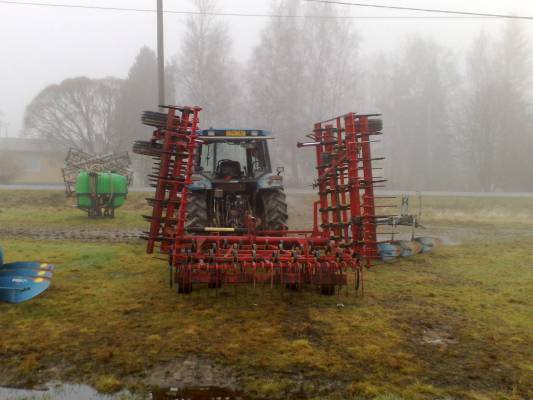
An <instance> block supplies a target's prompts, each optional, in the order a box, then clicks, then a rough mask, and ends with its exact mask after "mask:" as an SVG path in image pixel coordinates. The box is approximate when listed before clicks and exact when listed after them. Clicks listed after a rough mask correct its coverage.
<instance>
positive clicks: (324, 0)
mask: <svg viewBox="0 0 533 400" xmlns="http://www.w3.org/2000/svg"><path fill="white" fill-rule="evenodd" d="M304 1H307V2H315V3H326V4H340V5H345V6H355V7H370V8H382V9H389V10H403V11H420V12H428V13H440V14H455V15H467V16H470V17H474V16H475V17H484V18H509V19H528V20H533V17H528V16H524V15H508V14H487V13H480V12H468V11H452V10H436V9H429V8H414V7H400V6H386V5H379V4H363V3H348V2H344V1H336V0H304Z"/></svg>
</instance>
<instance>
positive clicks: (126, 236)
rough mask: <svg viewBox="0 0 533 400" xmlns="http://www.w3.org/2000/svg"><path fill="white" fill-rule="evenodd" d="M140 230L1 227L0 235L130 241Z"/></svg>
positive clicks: (50, 238) (137, 237) (134, 238)
mask: <svg viewBox="0 0 533 400" xmlns="http://www.w3.org/2000/svg"><path fill="white" fill-rule="evenodd" d="M141 233H142V232H141V231H140V230H131V229H129V230H128V229H113V230H111V229H105V230H104V229H84V228H82V229H78V228H64V227H61V228H47V227H31V228H28V227H24V228H14V227H0V237H10V238H13V237H15V238H31V239H41V240H45V239H46V240H65V239H70V240H84V241H109V242H129V241H134V240H138V239H139V236H140V235H141Z"/></svg>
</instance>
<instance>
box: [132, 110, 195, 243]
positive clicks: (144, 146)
mask: <svg viewBox="0 0 533 400" xmlns="http://www.w3.org/2000/svg"><path fill="white" fill-rule="evenodd" d="M164 108H166V109H167V112H166V113H160V112H152V111H145V112H144V113H143V115H142V118H141V120H142V122H143V124H145V125H148V126H152V127H155V128H156V129H155V131H154V132H153V134H152V138H151V140H150V141H137V142H135V144H134V152H136V153H138V154H143V155H148V156H150V157H152V158H153V159H154V160H155V161H156V162H155V163H154V173H153V174H150V175H148V178H149V181H150V182H151V185H150V186H151V187H154V188H155V196H154V198H152V199H147V200H148V203H149V204H150V205H151V206H152V215H151V216H144V218H145V219H146V220H148V221H150V231H149V232H147V233H146V234H143V236H142V237H143V238H145V239H147V240H148V244H147V252H148V253H153V251H154V247H155V243H156V242H160V248H161V250H162V251H163V252H168V251H169V250H170V248H169V244H170V243H172V241H173V239H174V238H175V237H177V236H179V235H182V234H183V233H184V227H185V204H186V199H187V185H188V184H190V183H191V175H192V170H193V161H194V160H193V157H194V150H195V147H196V130H197V126H198V115H199V112H200V110H201V108H200V107H175V106H166V107H164Z"/></svg>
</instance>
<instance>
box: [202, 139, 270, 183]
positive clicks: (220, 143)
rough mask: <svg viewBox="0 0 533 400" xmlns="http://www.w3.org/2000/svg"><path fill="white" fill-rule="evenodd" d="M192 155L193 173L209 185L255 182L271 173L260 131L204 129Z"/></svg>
mask: <svg viewBox="0 0 533 400" xmlns="http://www.w3.org/2000/svg"><path fill="white" fill-rule="evenodd" d="M198 139H199V140H201V141H202V144H201V146H199V147H198V150H197V154H196V165H195V173H197V174H200V175H202V176H203V177H205V178H207V179H208V180H210V181H211V182H216V181H235V180H238V181H255V180H257V179H259V178H260V177H261V176H263V175H265V174H268V173H270V172H271V171H272V168H271V165H270V157H269V154H268V146H267V140H268V139H272V136H271V135H270V132H268V131H264V130H250V129H241V130H229V129H206V130H201V131H199V132H198Z"/></svg>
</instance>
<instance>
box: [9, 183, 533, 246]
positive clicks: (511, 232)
mask: <svg viewBox="0 0 533 400" xmlns="http://www.w3.org/2000/svg"><path fill="white" fill-rule="evenodd" d="M313 200H314V196H313V195H310V194H301V193H289V194H288V195H287V203H288V208H289V227H290V229H311V228H312V226H313V203H312V202H313ZM0 211H1V207H0ZM58 211H59V210H57V209H56V210H54V212H58ZM128 211H129V210H128ZM59 212H60V211H59ZM120 212H121V210H120V209H119V210H117V213H120ZM129 212H131V211H129ZM391 212H397V210H393V211H391ZM148 213H149V209H147V208H146V209H139V216H138V223H136V224H135V226H130V225H127V226H126V227H121V226H113V225H111V226H110V225H109V223H106V225H105V226H103V227H102V226H99V225H101V224H94V223H93V224H83V221H84V219H83V218H84V217H82V216H80V218H79V219H76V220H75V221H74V223H71V224H69V223H61V224H46V223H45V222H42V221H40V220H38V219H37V220H34V221H32V222H31V223H27V222H26V223H24V224H21V225H20V226H16V225H14V224H12V223H11V224H7V225H6V224H2V223H1V214H0V238H1V237H4V238H31V239H37V240H83V241H106V242H114V243H116V242H132V241H136V240H138V239H139V238H140V236H141V235H142V233H143V231H145V230H147V229H148V223H144V221H143V219H142V217H141V214H148ZM527 218H528V220H529V219H531V216H529V215H528V216H527ZM80 221H81V222H80ZM421 221H422V224H423V228H419V229H417V231H416V234H417V235H418V236H437V237H440V238H441V239H442V240H443V241H444V243H445V244H448V245H457V244H464V243H475V242H481V241H483V242H487V243H493V242H501V241H504V242H505V241H509V240H514V239H515V238H517V237H523V238H533V229H531V225H530V224H520V223H515V221H511V222H510V223H505V221H504V222H503V223H502V221H501V220H499V221H496V222H492V221H491V219H490V217H488V218H486V219H484V220H481V221H474V222H472V221H461V217H460V216H459V217H457V216H454V218H453V219H449V220H447V219H446V218H442V216H440V217H439V218H437V219H435V218H432V217H431V216H430V217H429V218H424V217H422V219H421ZM117 225H120V223H117ZM381 231H390V229H389V228H387V227H385V228H384V229H382V230H381ZM397 231H398V232H400V235H399V236H396V237H395V238H396V239H400V238H401V239H408V238H409V237H410V235H411V229H409V228H399V229H398V230H397ZM389 238H390V235H381V239H383V240H386V239H389Z"/></svg>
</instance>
